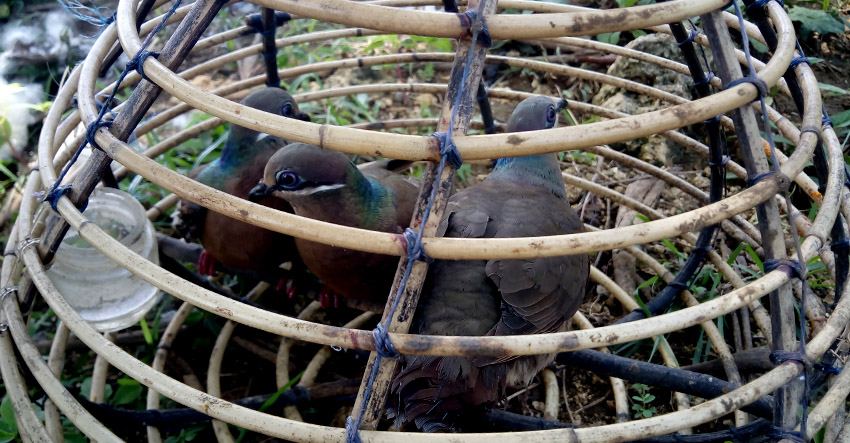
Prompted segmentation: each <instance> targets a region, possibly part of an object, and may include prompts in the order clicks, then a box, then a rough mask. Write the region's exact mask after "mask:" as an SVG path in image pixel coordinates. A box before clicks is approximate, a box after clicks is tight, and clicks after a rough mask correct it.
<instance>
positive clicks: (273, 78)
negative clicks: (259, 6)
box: [260, 8, 280, 88]
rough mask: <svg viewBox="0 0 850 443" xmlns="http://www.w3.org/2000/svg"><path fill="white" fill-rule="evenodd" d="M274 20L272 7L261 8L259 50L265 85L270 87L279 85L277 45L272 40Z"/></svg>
mask: <svg viewBox="0 0 850 443" xmlns="http://www.w3.org/2000/svg"><path fill="white" fill-rule="evenodd" d="M276 20H277V19H275V16H274V9H271V8H263V12H262V22H263V32H262V33H261V35H262V37H263V51H262V52H260V55H261V56H262V57H263V63H264V64H265V66H266V86H268V87H270V88H279V87H280V76H279V75H278V73H277V45H276V44H275V41H274V35H275V30H277V21H276Z"/></svg>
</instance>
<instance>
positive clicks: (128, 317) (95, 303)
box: [47, 188, 159, 332]
mask: <svg viewBox="0 0 850 443" xmlns="http://www.w3.org/2000/svg"><path fill="white" fill-rule="evenodd" d="M83 214H84V215H85V216H86V217H87V218H88V219H89V220H91V221H92V222H94V223H95V224H96V225H97V226H99V227H100V228H101V229H103V230H104V231H106V232H107V233H108V234H109V235H111V236H112V237H113V238H115V239H116V240H118V241H120V242H121V244H123V245H124V246H126V247H128V248H129V249H130V250H132V251H133V252H135V253H137V254H139V255H141V256H142V257H145V258H147V259H148V260H150V261H152V262H153V263H156V264H159V253H158V251H157V244H156V237H155V234H154V228H153V225H152V224H151V222H150V221H148V218H147V216H146V214H145V209H144V208H143V207H142V205H141V203H139V202H138V201H137V200H136V199H135V198H133V196H131V195H130V194H127V193H126V192H124V191H120V190H117V189H113V188H97V189H95V191H94V192H93V193H92V195H91V198H90V199H89V203H88V207H87V208H86V210H85V211H84V212H83ZM47 274H48V275H49V276H50V279H51V281H53V283H54V284H55V285H56V288H57V289H58V290H59V292H60V293H62V295H63V296H64V297H65V300H67V301H68V303H69V304H70V305H71V306H73V307H74V309H76V310H77V312H78V313H79V314H80V316H81V317H83V319H84V320H86V321H87V322H89V323H90V324H91V325H92V326H93V327H94V328H96V329H97V330H98V331H101V332H107V331H117V330H119V329H124V328H126V327H128V326H132V325H133V324H135V323H136V322H138V321H139V319H140V318H142V317H143V316H144V315H145V314H146V313H147V312H148V311H149V310H150V309H151V308H152V307H153V306H154V305H155V304H156V301H157V299H158V295H159V289H158V288H156V287H155V286H153V285H151V284H150V283H148V282H146V281H144V280H142V279H141V278H138V277H136V276H135V275H133V274H132V273H131V272H130V271H128V270H126V269H124V268H123V267H122V266H120V265H118V264H116V263H115V262H113V261H112V260H110V259H109V258H107V257H106V256H105V255H103V254H101V253H100V251H98V250H97V249H95V248H93V247H91V246H90V245H89V244H88V242H86V241H85V240H83V238H81V237H80V235H79V234H78V233H77V232H76V231H74V230H73V229H72V230H69V231H68V234H67V235H66V236H65V239H64V240H63V241H62V245H61V246H60V247H59V249H58V250H57V251H56V259H55V261H54V262H53V266H51V267H50V269H48V270H47Z"/></svg>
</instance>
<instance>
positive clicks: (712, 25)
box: [702, 12, 802, 429]
mask: <svg viewBox="0 0 850 443" xmlns="http://www.w3.org/2000/svg"><path fill="white" fill-rule="evenodd" d="M702 19H703V22H704V23H705V26H706V30H707V32H708V33H709V35H713V36H714V38H715V39H717V40H716V41H718V42H723V43H719V44H713V45H711V50H712V53H713V54H714V60H715V63H716V64H717V68H718V71H719V73H720V78H721V79H722V80H723V83H724V84H729V83H730V82H732V81H733V80H736V79H739V78H742V77H743V72H742V70H741V66H740V65H739V64H738V61H737V59H735V58H733V57H734V56H733V54H732V53H731V51H730V50H729V49H727V48H729V47H730V45H731V42H732V37H731V35H730V34H729V31H728V29H727V28H726V25H725V23H723V22H722V18H721V17H720V12H713V13H710V14H707V15H705V16H703V17H702ZM731 114H732V120H733V121H734V122H735V127H736V133H737V134H738V142H739V144H740V146H741V154H742V156H743V158H744V164H745V166H746V168H747V174H748V176H749V177H754V176H757V175H762V174H765V173H767V172H769V171H770V167H769V165H768V163H767V159H766V157H765V155H764V148H763V145H762V141H761V135H760V134H759V126H758V121H757V120H756V114H755V112H753V110H752V108H750V107H749V106H747V107H742V108H740V109H738V110H734V111H732V113H731ZM768 130H769V129H768ZM756 213H757V214H758V220H759V223H758V227H759V229H760V230H761V234H762V246H763V247H764V250H765V257H766V258H767V259H779V258H785V257H786V255H787V253H786V251H785V242H784V240H783V237H782V232H781V222H780V220H779V206H778V205H777V203H776V201H775V200H773V199H770V200H766V201H765V202H763V203H761V204H760V205H758V206H756ZM793 297H794V296H793V294H792V293H791V287H790V286H787V285H783V286H781V287H779V288H777V290H775V291H772V292H771V293H770V307H771V326H772V331H773V346H774V348H773V349H774V350H783V351H794V350H796V349H797V340H796V336H795V331H796V328H795V320H794V305H793V302H794V298H793ZM801 388H802V385H801V384H800V383H799V382H795V383H792V384H791V385H789V386H784V387H782V388H780V392H779V393H777V395H776V409H775V414H774V424H775V425H776V426H779V427H783V428H789V429H793V428H794V426H795V424H796V420H797V418H796V410H797V407H798V405H799V401H800V399H799V396H800V394H801V392H802V391H801Z"/></svg>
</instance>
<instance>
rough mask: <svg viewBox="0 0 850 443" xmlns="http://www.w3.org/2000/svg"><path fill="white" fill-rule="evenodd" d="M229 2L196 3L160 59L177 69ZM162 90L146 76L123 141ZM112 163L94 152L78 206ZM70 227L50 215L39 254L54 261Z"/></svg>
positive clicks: (128, 109) (125, 115) (82, 177)
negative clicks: (54, 256)
mask: <svg viewBox="0 0 850 443" xmlns="http://www.w3.org/2000/svg"><path fill="white" fill-rule="evenodd" d="M124 1H127V0H124ZM225 3H227V2H226V0H198V1H197V2H195V3H194V4H193V5H192V9H191V10H190V11H189V13H188V14H187V15H186V18H184V19H183V21H182V22H180V25H178V27H177V29H176V30H175V31H174V33H173V34H171V37H169V38H168V41H167V42H166V43H165V46H164V47H163V48H162V52H161V53H160V55H159V57H158V58H157V59H158V60H159V62H160V63H162V64H163V65H165V66H166V67H167V68H169V69H171V70H175V69H177V67H178V66H180V64H181V63H182V62H183V60H184V59H185V58H186V56H187V55H189V51H191V49H192V47H193V46H194V45H195V43H196V42H197V41H198V39H199V38H200V37H201V34H202V33H203V32H204V31H205V30H206V29H207V26H209V24H210V23H211V22H212V20H213V19H214V18H215V16H216V14H218V11H219V10H220V9H221V7H222V6H224V5H225ZM151 38H153V35H149V36H148V39H151ZM160 92H162V88H160V87H159V86H158V85H157V84H156V83H153V82H150V81H148V80H145V79H142V81H141V82H140V83H139V85H138V86H137V87H136V89H134V90H133V94H132V95H131V96H130V98H129V99H128V100H127V103H126V106H125V107H124V108H122V110H121V112H119V113H118V115H117V116H116V117H115V121H114V122H113V125H112V127H111V128H110V132H112V134H114V135H115V137H117V138H118V139H119V140H121V141H127V139H128V138H129V137H130V134H132V132H133V130H134V129H135V128H136V126H137V125H138V124H139V122H140V121H141V120H142V117H144V115H145V113H147V111H148V109H150V107H151V105H152V104H153V102H154V101H155V100H156V99H157V97H159V93H160ZM110 162H112V159H111V158H109V156H108V155H106V153H105V152H104V151H102V150H100V149H95V150H93V151H92V154H91V157H90V158H89V163H88V167H86V168H85V170H84V171H83V172H82V173H81V174H79V175H78V176H77V177H75V178H74V181H73V187H72V190H71V192H70V194H69V197H70V199H71V201H72V202H73V203H74V204H75V205H77V206H81V205H83V204H85V203H86V202H87V201H88V197H89V195H90V194H91V192H92V190H94V187H95V186H96V185H97V182H98V180H99V179H100V176H101V173H102V172H103V171H104V170H106V168H109V164H110ZM68 227H69V225H68V222H66V221H65V220H64V219H62V217H60V216H59V214H56V213H52V214H51V215H50V218H49V219H48V220H47V229H46V231H45V233H44V236H43V237H42V241H41V242H40V243H39V244H38V246H37V248H38V249H37V250H38V253H39V255H40V256H41V258H42V261H43V262H44V263H45V264H49V263H50V262H52V261H53V255H54V254H55V253H56V249H58V248H59V244H60V243H61V242H62V239H63V238H64V237H65V233H66V232H67V231H68ZM23 286H24V285H23V284H22V287H23ZM26 286H27V287H28V289H29V288H31V289H35V288H34V286H33V285H31V284H29V285H26ZM25 299H26V298H25Z"/></svg>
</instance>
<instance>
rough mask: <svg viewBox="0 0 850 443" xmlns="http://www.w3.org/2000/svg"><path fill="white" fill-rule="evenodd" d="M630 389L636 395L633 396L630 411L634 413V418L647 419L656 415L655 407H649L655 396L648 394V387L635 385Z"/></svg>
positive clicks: (640, 384) (639, 384)
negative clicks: (635, 392)
mask: <svg viewBox="0 0 850 443" xmlns="http://www.w3.org/2000/svg"><path fill="white" fill-rule="evenodd" d="M632 389H634V390H635V391H637V393H638V395H633V396H632V400H634V402H635V403H634V404H633V405H632V410H633V411H635V418H649V417H652V416H653V415H655V414H657V413H658V409H656V408H655V406H652V407H650V405H649V404H650V403H651V402H652V401H653V400H655V396H654V395H652V394H650V393H649V386H647V385H645V384H642V383H635V384H633V385H632Z"/></svg>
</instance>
